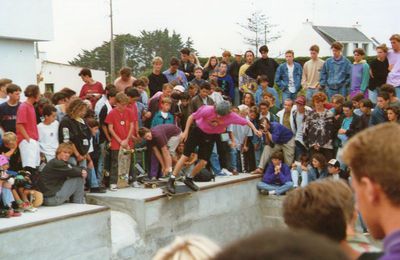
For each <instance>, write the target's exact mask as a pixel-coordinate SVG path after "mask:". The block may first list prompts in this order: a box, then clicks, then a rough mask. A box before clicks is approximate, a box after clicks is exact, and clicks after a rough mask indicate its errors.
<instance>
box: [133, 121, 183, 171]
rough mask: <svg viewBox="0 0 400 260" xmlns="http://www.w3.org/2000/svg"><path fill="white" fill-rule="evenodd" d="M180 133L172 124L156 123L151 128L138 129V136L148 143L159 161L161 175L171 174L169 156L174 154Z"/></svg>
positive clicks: (179, 139)
mask: <svg viewBox="0 0 400 260" xmlns="http://www.w3.org/2000/svg"><path fill="white" fill-rule="evenodd" d="M181 134H182V132H181V129H180V128H179V127H177V126H176V125H173V124H165V125H158V126H156V127H153V128H151V129H148V128H146V127H142V128H140V129H139V136H140V137H141V138H144V139H145V140H146V141H147V142H148V143H149V146H150V147H151V148H152V151H153V152H154V154H155V156H156V157H157V159H158V161H159V162H160V164H161V168H162V173H163V176H165V175H166V174H169V175H171V174H172V158H171V156H175V150H176V147H178V145H179V143H180V141H181ZM152 166H153V165H152ZM151 177H152V178H155V177H157V176H151Z"/></svg>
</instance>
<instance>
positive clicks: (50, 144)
mask: <svg viewBox="0 0 400 260" xmlns="http://www.w3.org/2000/svg"><path fill="white" fill-rule="evenodd" d="M58 126H59V123H58V121H57V120H56V121H54V122H53V123H51V124H50V125H45V124H43V122H42V123H40V124H38V126H37V127H38V131H39V145H40V152H41V153H43V154H44V155H45V156H46V159H47V161H50V160H51V159H53V158H54V157H55V156H56V150H57V147H58Z"/></svg>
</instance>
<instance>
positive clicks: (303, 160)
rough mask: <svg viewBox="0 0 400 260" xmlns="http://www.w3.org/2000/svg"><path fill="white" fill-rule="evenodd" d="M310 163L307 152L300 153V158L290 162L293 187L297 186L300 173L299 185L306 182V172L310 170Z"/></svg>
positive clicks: (303, 184) (303, 185) (304, 184)
mask: <svg viewBox="0 0 400 260" xmlns="http://www.w3.org/2000/svg"><path fill="white" fill-rule="evenodd" d="M310 169H311V165H310V159H309V157H308V155H307V154H302V155H300V160H299V161H296V162H294V163H293V164H292V170H291V174H292V180H293V188H297V187H298V186H299V175H300V174H301V184H300V186H301V187H305V186H306V185H307V184H308V174H309V172H310Z"/></svg>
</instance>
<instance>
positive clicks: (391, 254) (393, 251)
mask: <svg viewBox="0 0 400 260" xmlns="http://www.w3.org/2000/svg"><path fill="white" fill-rule="evenodd" d="M383 251H384V252H385V254H384V255H383V256H382V257H381V258H380V259H379V260H398V259H400V230H397V231H394V232H392V233H391V234H389V235H388V236H386V237H385V239H384V240H383Z"/></svg>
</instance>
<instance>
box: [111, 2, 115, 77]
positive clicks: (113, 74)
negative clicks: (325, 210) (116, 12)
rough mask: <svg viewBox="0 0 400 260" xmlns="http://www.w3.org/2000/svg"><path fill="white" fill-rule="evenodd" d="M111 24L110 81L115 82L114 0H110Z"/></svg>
mask: <svg viewBox="0 0 400 260" xmlns="http://www.w3.org/2000/svg"><path fill="white" fill-rule="evenodd" d="M110 25H111V39H110V64H111V67H110V82H111V83H113V82H114V78H115V57H114V25H113V8H112V0H110Z"/></svg>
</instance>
